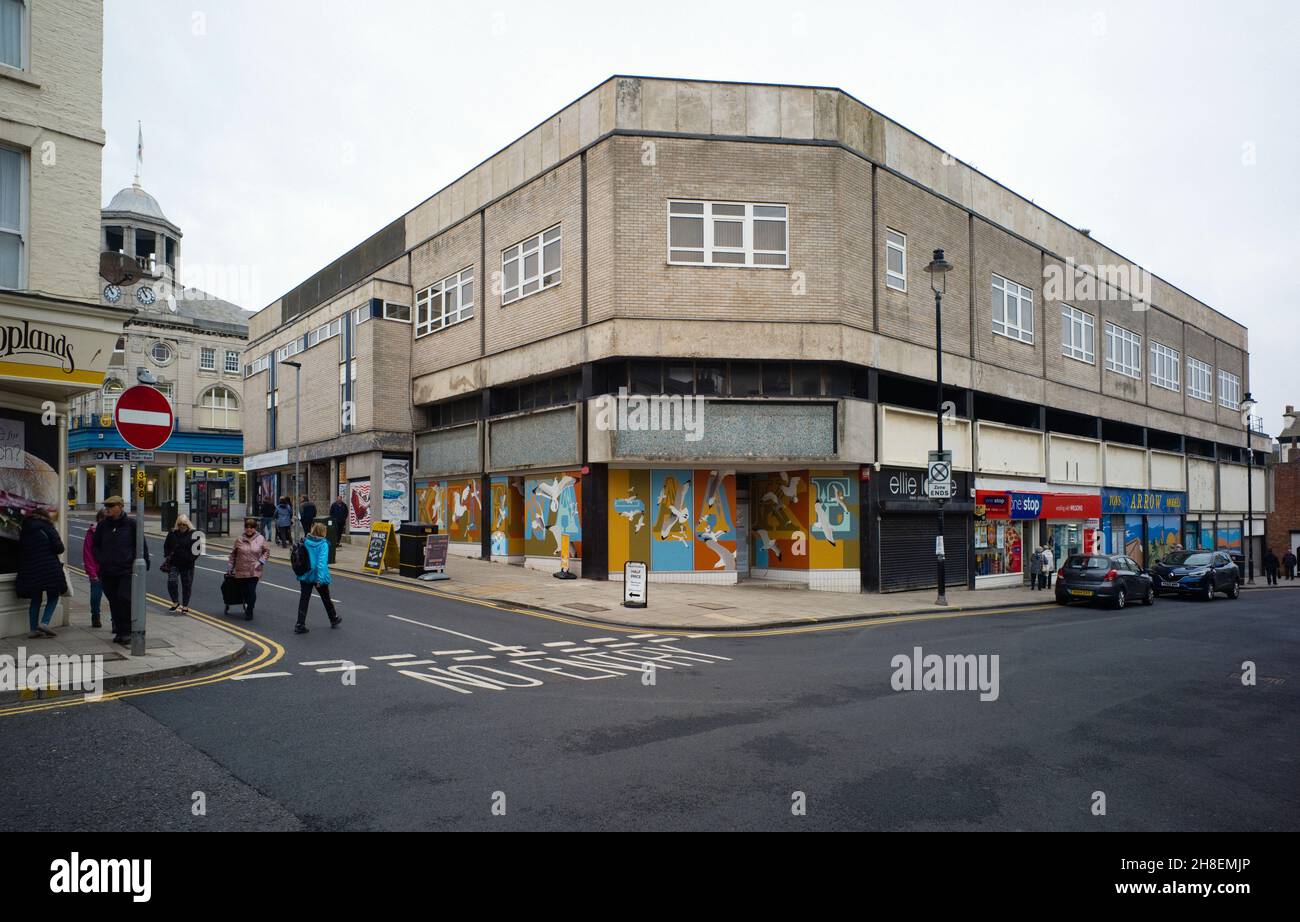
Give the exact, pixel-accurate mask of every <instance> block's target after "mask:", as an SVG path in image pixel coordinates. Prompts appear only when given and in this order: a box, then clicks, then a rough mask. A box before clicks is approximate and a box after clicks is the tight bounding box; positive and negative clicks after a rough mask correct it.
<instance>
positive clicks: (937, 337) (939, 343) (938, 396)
mask: <svg viewBox="0 0 1300 922" xmlns="http://www.w3.org/2000/svg"><path fill="white" fill-rule="evenodd" d="M934 392H935V407H934V413H935V424H936V426H937V427H938V435H939V451H940V452H942V451H943V295H942V294H941V293H940V292H939V290H938V289H935V292H934ZM943 504H944V500H942V499H940V500H939V538H940V539H942V538H943ZM935 543H936V545H937V544H938V542H937V541H936V542H935ZM945 550H946V548H945ZM935 551H936V553H935V557H936V558H937V561H936V562H937V563H938V567H939V597H938V598H937V599H935V600H934V604H936V605H947V604H948V590H947V585H946V581H945V580H944V572H943V558H944V555H943V552H942V551H940V550H939V549H938V547H936V548H935Z"/></svg>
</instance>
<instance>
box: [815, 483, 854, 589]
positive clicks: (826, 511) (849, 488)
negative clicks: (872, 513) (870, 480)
mask: <svg viewBox="0 0 1300 922" xmlns="http://www.w3.org/2000/svg"><path fill="white" fill-rule="evenodd" d="M856 474H857V472H856V471H853V472H848V473H840V472H831V471H816V472H813V473H812V475H811V477H810V481H811V484H812V488H811V491H810V492H811V493H812V531H811V532H810V537H811V538H812V540H811V542H810V543H809V547H810V548H811V553H810V554H809V558H810V559H809V568H810V569H813V570H851V569H855V568H857V567H858V566H859V565H860V564H861V554H860V551H859V548H860V545H859V542H858V478H857V476H856Z"/></svg>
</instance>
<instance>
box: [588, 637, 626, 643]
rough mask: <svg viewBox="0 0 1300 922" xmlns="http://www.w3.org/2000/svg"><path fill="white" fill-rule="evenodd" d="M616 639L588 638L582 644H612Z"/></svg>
mask: <svg viewBox="0 0 1300 922" xmlns="http://www.w3.org/2000/svg"><path fill="white" fill-rule="evenodd" d="M616 640H618V638H617V637H588V638H587V639H586V640H584V641H583V643H613V642H614V641H616Z"/></svg>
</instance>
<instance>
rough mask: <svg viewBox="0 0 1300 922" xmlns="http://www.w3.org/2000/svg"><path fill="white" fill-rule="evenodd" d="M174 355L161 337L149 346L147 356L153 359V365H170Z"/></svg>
mask: <svg viewBox="0 0 1300 922" xmlns="http://www.w3.org/2000/svg"><path fill="white" fill-rule="evenodd" d="M174 355H175V353H174V352H172V347H171V346H169V345H167V344H166V343H165V342H163V341H162V340H161V339H160V340H158V341H157V342H155V343H154V344H153V345H152V346H150V347H149V358H151V359H153V361H154V364H155V365H170V364H171V361H172V358H173V356H174Z"/></svg>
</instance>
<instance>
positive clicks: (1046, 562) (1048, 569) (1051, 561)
mask: <svg viewBox="0 0 1300 922" xmlns="http://www.w3.org/2000/svg"><path fill="white" fill-rule="evenodd" d="M1055 566H1056V558H1055V557H1053V556H1052V549H1051V548H1050V547H1045V548H1043V570H1042V572H1041V573H1039V574H1038V588H1039V589H1048V588H1050V587H1051V585H1052V573H1053V568H1054V567H1055Z"/></svg>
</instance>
